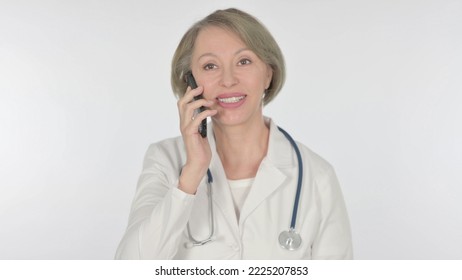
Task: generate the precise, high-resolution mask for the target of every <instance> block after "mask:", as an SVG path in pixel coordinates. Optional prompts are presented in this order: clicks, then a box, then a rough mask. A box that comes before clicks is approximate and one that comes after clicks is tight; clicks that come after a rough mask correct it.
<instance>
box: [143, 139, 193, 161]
mask: <svg viewBox="0 0 462 280" xmlns="http://www.w3.org/2000/svg"><path fill="white" fill-rule="evenodd" d="M185 154H186V152H185V148H184V144H183V138H182V137H181V136H178V137H174V138H168V139H164V140H162V141H159V142H156V143H152V144H151V145H149V147H148V150H147V151H146V155H145V157H144V165H149V164H152V163H155V164H157V165H161V166H165V165H169V166H172V165H174V166H177V165H181V163H182V162H183V159H184V158H185Z"/></svg>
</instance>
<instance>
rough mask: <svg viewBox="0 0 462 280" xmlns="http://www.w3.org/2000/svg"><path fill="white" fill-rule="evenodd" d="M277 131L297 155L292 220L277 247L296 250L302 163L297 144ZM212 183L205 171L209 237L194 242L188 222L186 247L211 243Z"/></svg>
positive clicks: (209, 174)
mask: <svg viewBox="0 0 462 280" xmlns="http://www.w3.org/2000/svg"><path fill="white" fill-rule="evenodd" d="M278 129H279V131H281V132H282V134H284V136H285V137H286V138H287V140H289V142H290V144H291V145H292V147H293V148H294V150H295V153H296V155H297V161H298V181H297V192H296V193H295V200H294V208H293V210H292V220H291V222H290V227H289V230H285V231H282V232H281V233H280V234H279V238H278V241H279V245H281V247H282V248H284V249H287V250H289V251H293V250H296V249H298V248H299V247H300V244H301V243H302V238H301V237H300V234H298V232H296V231H295V224H296V221H297V211H298V203H299V201H300V192H301V190H302V180H303V162H302V156H301V154H300V150H299V149H298V146H297V143H295V141H294V139H293V138H292V137H291V136H290V135H289V134H288V133H287V132H286V131H285V130H284V129H282V128H280V127H278ZM212 183H213V177H212V173H211V172H210V169H208V170H207V190H208V193H209V195H208V206H209V208H210V211H209V219H210V222H209V223H210V225H211V226H210V232H209V236H208V237H207V238H205V239H203V240H196V239H194V237H193V236H192V235H191V229H190V227H189V222H188V224H187V226H186V227H187V231H188V236H189V239H190V241H191V242H189V243H188V244H187V247H192V246H202V245H205V244H207V243H209V242H210V241H213V235H214V231H215V224H214V222H213V220H214V215H213V205H212Z"/></svg>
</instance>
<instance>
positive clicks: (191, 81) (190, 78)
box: [185, 71, 207, 138]
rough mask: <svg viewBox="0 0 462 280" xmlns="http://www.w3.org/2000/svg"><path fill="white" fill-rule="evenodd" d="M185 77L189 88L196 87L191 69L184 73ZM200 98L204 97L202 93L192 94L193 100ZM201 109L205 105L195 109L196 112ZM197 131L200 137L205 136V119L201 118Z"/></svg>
mask: <svg viewBox="0 0 462 280" xmlns="http://www.w3.org/2000/svg"><path fill="white" fill-rule="evenodd" d="M185 78H186V83H187V84H188V85H189V86H190V87H191V89H195V88H197V84H196V80H195V79H194V76H193V75H192V73H191V71H189V72H188V73H186V76H185ZM201 98H204V97H203V96H202V94H201V95H199V96H194V100H198V99H201ZM203 111H205V107H204V106H201V107H200V108H199V109H198V110H197V114H199V113H201V112H203ZM198 131H199V134H200V135H201V136H202V138H205V137H207V119H203V120H202V121H201V124H200V125H199V128H198Z"/></svg>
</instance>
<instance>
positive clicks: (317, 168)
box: [297, 141, 334, 175]
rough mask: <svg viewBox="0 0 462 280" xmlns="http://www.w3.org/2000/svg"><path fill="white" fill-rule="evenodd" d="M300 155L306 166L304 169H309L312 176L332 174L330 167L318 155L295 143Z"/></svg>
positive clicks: (301, 144)
mask: <svg viewBox="0 0 462 280" xmlns="http://www.w3.org/2000/svg"><path fill="white" fill-rule="evenodd" d="M297 145H298V147H299V150H300V153H301V154H302V158H303V162H304V164H305V165H307V166H306V167H305V168H309V169H310V170H311V171H312V173H313V175H321V174H326V173H331V172H334V168H333V167H332V165H331V164H330V163H329V162H328V161H327V160H326V159H324V158H323V157H321V156H320V155H319V154H317V153H316V152H314V151H313V150H311V149H310V148H308V147H307V146H306V145H304V144H303V143H300V142H298V141H297Z"/></svg>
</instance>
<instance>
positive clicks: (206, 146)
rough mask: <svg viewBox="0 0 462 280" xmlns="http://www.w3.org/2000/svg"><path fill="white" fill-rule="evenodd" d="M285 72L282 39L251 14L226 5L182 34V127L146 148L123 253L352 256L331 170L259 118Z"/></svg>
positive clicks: (178, 58) (178, 65)
mask: <svg viewBox="0 0 462 280" xmlns="http://www.w3.org/2000/svg"><path fill="white" fill-rule="evenodd" d="M188 72H191V73H192V75H193V77H194V78H195V80H196V82H197V85H198V87H197V88H194V89H193V88H192V87H190V86H189V87H188V84H187V83H186V82H185V75H186V73H188ZM284 77H285V69H284V60H283V56H282V53H281V51H280V49H279V46H278V45H277V43H276V42H275V40H274V39H273V37H272V36H271V34H270V33H269V32H268V31H267V29H266V28H265V27H264V26H263V25H262V24H261V23H260V22H259V21H258V20H256V19H255V18H254V17H252V16H250V15H249V14H247V13H244V12H242V11H239V10H237V9H227V10H219V11H216V12H214V13H212V14H211V15H209V16H207V17H206V18H204V19H203V20H201V21H199V22H197V23H196V24H194V25H193V26H192V27H191V28H190V29H189V30H188V31H187V32H186V34H185V35H184V36H183V39H182V40H181V42H180V44H179V46H178V48H177V50H176V53H175V55H174V58H173V62H172V87H173V91H174V92H175V94H176V95H177V96H178V97H179V101H178V111H179V115H180V128H181V134H182V136H181V137H177V138H174V139H167V140H164V141H162V142H159V143H156V144H153V145H151V146H150V147H149V149H148V151H147V154H146V157H145V161H144V167H143V172H142V174H141V177H140V180H139V183H138V187H137V191H136V195H135V199H134V201H133V205H132V209H131V214H130V218H129V225H128V228H127V231H126V233H125V235H124V237H123V239H122V241H121V243H120V245H119V248H118V250H117V254H116V258H127V259H349V258H352V245H351V235H350V228H349V222H348V215H347V212H346V208H345V204H344V201H343V197H342V193H341V190H340V187H339V185H338V182H337V179H336V176H335V173H334V171H333V169H332V167H331V166H330V164H329V163H327V162H326V161H325V160H323V159H322V158H321V157H319V156H318V155H316V154H315V153H313V152H312V151H311V150H309V149H308V148H306V147H305V146H303V145H302V144H300V143H296V142H295V141H293V139H292V138H291V137H290V136H289V135H288V134H287V133H286V132H285V131H283V130H282V129H279V128H278V127H277V126H276V124H275V123H274V122H273V121H272V120H271V119H269V118H267V117H265V116H264V115H263V106H264V105H265V104H267V103H268V102H270V101H271V100H273V99H274V97H275V96H276V95H277V94H278V93H279V91H280V89H281V87H282V85H283V82H284ZM198 97H200V98H198ZM201 107H203V108H205V110H203V111H202V112H201V113H198V110H199V109H200V108H201ZM208 117H210V118H211V123H209V127H208V135H207V136H206V137H203V136H202V135H201V133H200V132H199V130H198V127H199V126H200V125H201V123H202V121H203V120H205V119H206V118H208Z"/></svg>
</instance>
